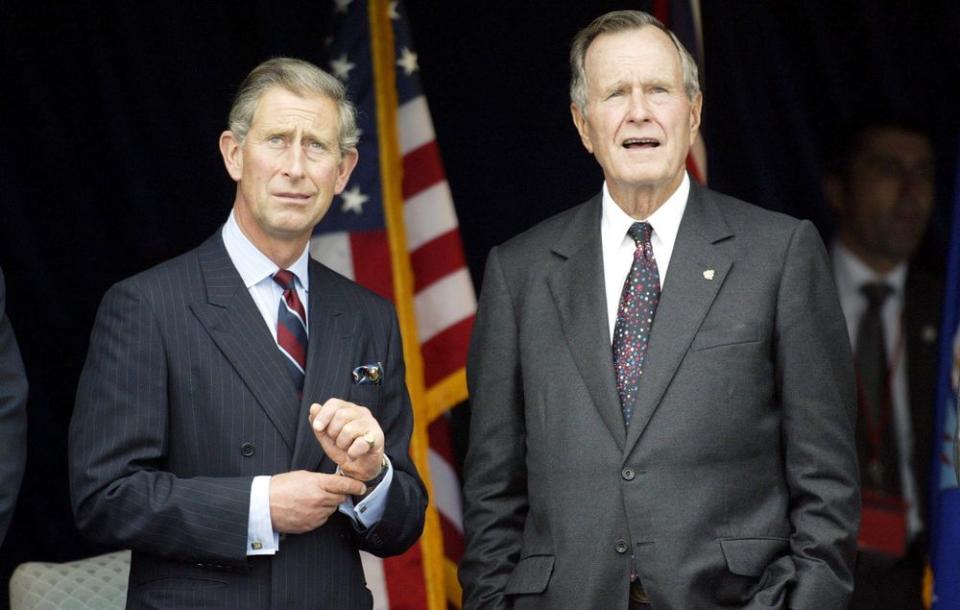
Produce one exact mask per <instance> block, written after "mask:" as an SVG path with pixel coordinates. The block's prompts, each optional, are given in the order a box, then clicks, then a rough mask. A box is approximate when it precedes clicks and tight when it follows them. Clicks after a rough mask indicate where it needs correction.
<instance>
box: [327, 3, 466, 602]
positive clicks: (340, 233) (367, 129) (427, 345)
mask: <svg viewBox="0 0 960 610" xmlns="http://www.w3.org/2000/svg"><path fill="white" fill-rule="evenodd" d="M335 18H336V27H335V30H334V31H335V34H334V35H333V36H332V37H331V38H330V39H328V40H327V41H326V42H327V49H326V57H328V58H329V63H328V65H327V66H326V67H327V68H328V70H329V71H330V72H332V73H333V74H335V75H336V76H337V77H338V78H340V80H342V81H343V82H344V83H346V85H347V88H348V90H349V93H350V97H351V99H352V100H353V101H354V102H355V103H356V104H357V108H358V111H359V126H360V129H361V136H360V145H359V152H360V163H359V165H358V166H357V169H356V170H355V171H354V173H353V176H352V179H351V181H350V183H349V184H348V185H347V188H346V189H345V191H344V193H343V194H342V195H341V196H340V197H339V198H337V199H335V200H334V202H333V205H332V207H331V210H330V211H329V212H328V214H327V216H326V217H325V218H324V220H323V222H321V223H320V225H319V226H318V227H317V232H316V234H315V235H314V238H313V240H312V244H311V254H312V255H313V257H314V258H316V259H318V260H320V261H321V262H323V263H325V264H326V265H328V266H330V267H331V268H333V269H335V270H337V271H339V272H340V273H342V274H344V275H346V276H347V277H350V278H353V279H354V280H356V281H357V282H358V283H360V284H362V285H364V286H366V287H368V288H370V289H372V290H374V291H375V292H377V293H379V294H381V295H383V296H384V297H386V298H389V299H391V300H392V301H393V302H394V304H395V305H396V307H397V314H398V317H399V319H400V326H401V331H402V333H403V340H404V341H403V342H404V358H405V360H406V365H407V385H408V388H409V390H410V397H411V399H412V401H413V408H414V417H415V426H414V432H413V440H412V443H411V454H412V456H413V459H414V461H415V463H416V464H417V467H418V469H419V470H420V474H421V475H422V476H423V478H424V481H425V483H426V484H427V487H428V491H429V492H430V506H429V508H428V512H427V521H426V527H425V529H424V534H423V536H422V538H421V539H420V541H419V542H418V544H417V545H415V546H414V547H413V548H412V549H411V550H410V551H408V552H407V553H405V554H404V555H402V556H400V557H394V558H388V559H386V560H381V559H379V558H376V557H373V556H371V555H367V554H364V555H363V561H364V568H365V571H366V574H367V585H368V586H369V587H370V589H371V590H372V591H373V593H374V607H375V608H382V609H387V608H389V609H390V610H421V609H429V610H441V609H445V608H448V606H452V607H455V608H459V607H460V587H459V584H458V583H457V579H456V564H457V562H458V561H459V559H460V555H461V554H462V552H463V532H462V525H461V507H460V483H459V478H458V475H457V472H456V469H455V466H454V456H453V451H452V448H453V446H452V443H451V439H450V430H449V425H448V420H447V416H446V412H447V411H449V409H450V408H451V407H453V406H454V405H456V404H457V403H459V402H461V401H463V400H465V399H466V396H467V389H466V375H465V370H464V367H465V364H466V352H467V344H468V341H469V337H470V331H471V329H472V326H473V319H474V312H475V310H476V297H475V294H474V290H473V284H472V282H471V279H470V273H469V270H468V269H467V266H466V263H465V260H464V256H463V247H462V245H461V242H460V232H459V229H458V223H457V215H456V211H455V209H454V207H453V200H452V197H451V196H450V189H449V187H448V185H447V182H446V178H445V176H444V171H443V165H442V163H441V161H440V154H439V151H438V149H437V144H436V142H435V140H434V132H433V124H432V122H431V119H430V113H429V109H428V107H427V100H426V98H425V97H424V96H423V93H422V91H421V89H420V81H419V66H418V63H417V54H416V53H415V52H414V50H413V45H412V43H411V40H410V34H409V30H408V28H407V24H406V22H405V18H406V15H405V12H404V9H403V6H402V5H401V3H399V2H386V1H383V0H368V1H365V0H336V2H335Z"/></svg>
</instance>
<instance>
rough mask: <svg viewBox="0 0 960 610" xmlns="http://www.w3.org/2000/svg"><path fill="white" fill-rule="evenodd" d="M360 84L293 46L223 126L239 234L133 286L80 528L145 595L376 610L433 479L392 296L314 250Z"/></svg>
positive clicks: (85, 467)
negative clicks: (116, 551)
mask: <svg viewBox="0 0 960 610" xmlns="http://www.w3.org/2000/svg"><path fill="white" fill-rule="evenodd" d="M357 139H358V132H357V127H356V122H355V111H354V108H353V106H352V104H351V103H350V102H349V100H347V98H346V94H345V91H344V87H343V85H342V84H341V83H340V82H339V81H338V80H337V79H336V78H334V77H333V76H331V75H329V74H327V73H326V72H324V71H322V70H320V69H319V68H317V67H316V66H314V65H312V64H309V63H307V62H304V61H300V60H295V59H288V58H277V59H272V60H269V61H266V62H264V63H262V64H260V65H259V66H257V67H256V68H255V69H254V70H253V71H252V72H251V73H250V74H249V75H248V76H247V78H246V79H245V80H244V82H243V83H242V84H241V86H240V90H239V92H238V93H237V96H236V98H235V100H234V103H233V107H232V108H231V111H230V118H229V129H228V130H227V131H225V132H223V134H222V135H221V137H220V152H221V154H222V156H223V161H224V165H225V167H226V170H227V173H228V174H229V175H230V177H231V178H232V179H233V180H234V181H235V182H236V183H237V188H236V195H235V199H234V203H233V210H232V212H231V213H230V215H229V217H228V218H227V221H226V223H225V224H224V225H223V227H222V229H220V230H218V231H217V232H216V233H215V234H214V235H213V236H212V237H211V238H210V239H208V240H207V241H206V242H205V243H203V244H202V245H201V246H199V247H198V248H197V249H195V250H193V251H191V252H188V253H186V254H184V255H182V256H180V257H178V258H175V259H173V260H170V261H167V262H165V263H162V264H160V265H158V266H157V267H154V268H153V269H150V270H148V271H145V272H143V273H141V274H139V275H136V276H134V277H132V278H129V279H127V280H124V281H122V282H120V283H118V284H116V285H115V286H113V287H112V288H111V289H110V290H109V291H108V292H107V294H106V296H105V297H104V299H103V303H102V304H101V307H100V310H99V312H98V314H97V321H96V325H95V327H94V330H93V334H92V336H91V340H90V350H89V353H88V357H87V362H86V365H85V367H84V370H83V373H82V375H81V378H80V386H79V389H78V393H77V402H76V408H75V411H74V414H73V421H72V423H71V428H70V474H71V493H72V499H73V508H74V514H75V516H76V520H77V525H78V526H79V528H80V530H81V531H82V532H83V533H85V534H87V535H88V536H90V537H91V538H93V539H95V540H96V541H98V542H101V543H104V544H109V545H114V546H118V547H123V548H131V549H132V550H133V555H132V563H131V568H130V586H129V589H128V596H127V607H128V608H171V609H174V608H175V609H178V610H181V609H186V608H197V609H201V608H242V609H251V610H259V609H263V608H344V609H351V610H353V609H357V610H360V609H368V608H370V607H371V606H372V603H373V602H372V597H371V593H370V591H369V590H368V589H367V588H366V587H365V579H364V576H363V569H362V566H361V563H360V554H359V551H360V550H361V549H362V550H365V551H368V552H370V553H373V554H375V555H378V556H387V555H393V554H398V553H401V552H403V551H405V550H406V549H407V548H408V547H410V545H412V544H413V543H414V542H415V541H416V539H417V538H418V537H419V535H420V533H421V531H422V529H423V521H424V512H425V509H426V502H427V500H426V491H425V489H424V486H423V483H422V482H421V480H420V478H419V476H418V474H417V472H416V469H415V468H414V465H413V463H412V462H411V460H410V458H409V456H408V449H409V443H410V434H411V431H412V427H413V414H412V411H411V408H410V400H409V397H408V395H407V390H406V384H405V381H404V363H403V356H402V354H403V351H402V347H401V340H400V333H399V330H398V325H397V320H396V315H395V313H394V311H393V307H392V305H391V304H390V303H389V302H388V301H385V300H384V299H382V298H380V297H378V296H376V295H374V294H373V293H371V292H369V291H368V290H366V289H364V288H362V287H360V286H358V285H357V284H355V283H353V282H351V281H349V280H347V279H346V278H344V277H342V276H340V275H338V274H336V273H335V272H333V271H331V270H330V269H328V268H327V267H325V266H323V265H321V264H320V263H318V262H316V261H314V260H312V259H310V257H309V241H310V236H311V234H312V232H313V228H314V226H315V225H316V224H317V223H318V222H319V221H320V220H321V218H323V216H324V214H325V213H326V212H327V210H328V209H329V207H330V204H331V202H332V200H333V197H334V196H335V195H337V194H339V193H340V192H342V190H343V188H344V187H345V186H346V184H347V180H348V179H349V177H350V173H351V171H352V170H353V168H354V167H355V165H356V163H357V150H356V143H357Z"/></svg>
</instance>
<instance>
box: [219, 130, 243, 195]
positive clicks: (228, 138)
mask: <svg viewBox="0 0 960 610" xmlns="http://www.w3.org/2000/svg"><path fill="white" fill-rule="evenodd" d="M220 154H221V155H222V156H223V165H224V166H225V167H226V168H227V173H228V174H230V177H231V178H233V181H234V182H240V176H241V175H243V148H242V147H241V146H240V140H238V139H237V137H236V136H235V135H234V134H233V132H232V131H230V130H227V131H225V132H223V133H221V134H220Z"/></svg>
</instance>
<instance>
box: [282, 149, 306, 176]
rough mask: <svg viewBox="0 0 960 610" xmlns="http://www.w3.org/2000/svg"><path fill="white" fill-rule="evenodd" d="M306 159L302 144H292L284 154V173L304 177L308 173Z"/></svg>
mask: <svg viewBox="0 0 960 610" xmlns="http://www.w3.org/2000/svg"><path fill="white" fill-rule="evenodd" d="M305 163H306V159H304V152H303V147H302V146H290V147H289V148H287V150H286V152H285V153H284V155H283V173H284V175H285V176H288V177H290V178H293V179H298V178H302V177H303V176H304V174H305V173H306V168H305Z"/></svg>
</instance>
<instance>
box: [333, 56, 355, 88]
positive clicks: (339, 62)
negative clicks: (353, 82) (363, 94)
mask: <svg viewBox="0 0 960 610" xmlns="http://www.w3.org/2000/svg"><path fill="white" fill-rule="evenodd" d="M330 67H331V68H333V74H334V75H335V76H336V77H337V78H339V79H340V80H342V81H346V80H347V79H348V78H350V70H353V69H354V68H356V67H357V64H354V63H350V61H349V60H348V59H347V54H346V53H343V54H342V55H340V57H338V58H336V59H334V60H333V61H331V62H330Z"/></svg>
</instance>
